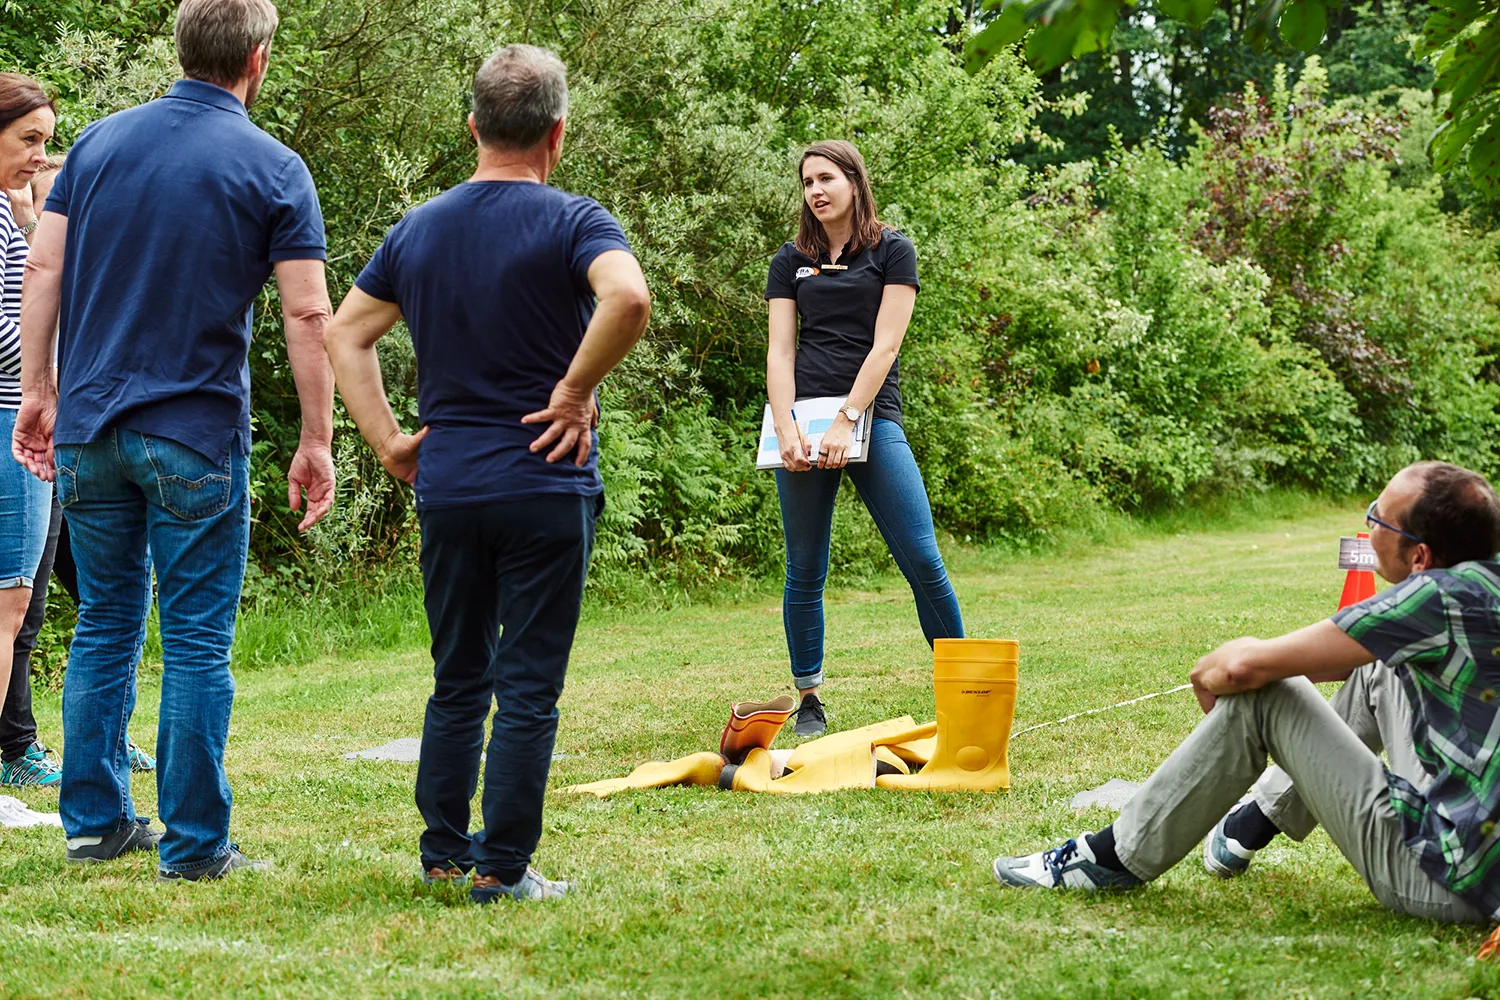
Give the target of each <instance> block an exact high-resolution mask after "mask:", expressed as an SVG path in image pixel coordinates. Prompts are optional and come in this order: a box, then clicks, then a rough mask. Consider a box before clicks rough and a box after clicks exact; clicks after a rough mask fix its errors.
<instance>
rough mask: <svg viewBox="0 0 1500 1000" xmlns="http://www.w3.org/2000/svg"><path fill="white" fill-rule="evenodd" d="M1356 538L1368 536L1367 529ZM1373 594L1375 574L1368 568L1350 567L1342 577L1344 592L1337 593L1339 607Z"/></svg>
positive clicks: (1354, 602) (1357, 601)
mask: <svg viewBox="0 0 1500 1000" xmlns="http://www.w3.org/2000/svg"><path fill="white" fill-rule="evenodd" d="M1355 537H1356V538H1369V537H1370V533H1369V532H1368V531H1361V532H1360V533H1359V534H1358V535H1356V536H1355ZM1374 596H1375V574H1374V572H1373V571H1371V570H1368V569H1351V570H1350V571H1349V572H1348V574H1347V575H1346V576H1345V577H1344V592H1343V593H1342V594H1340V595H1339V609H1340V610H1342V609H1344V608H1347V607H1348V606H1349V605H1351V604H1358V603H1359V602H1360V601H1363V600H1365V599H1366V598H1370V597H1374Z"/></svg>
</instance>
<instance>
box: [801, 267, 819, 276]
mask: <svg viewBox="0 0 1500 1000" xmlns="http://www.w3.org/2000/svg"><path fill="white" fill-rule="evenodd" d="M817 273H818V269H817V268H815V267H799V268H797V277H798V278H811V277H812V276H813V275H815V274H817Z"/></svg>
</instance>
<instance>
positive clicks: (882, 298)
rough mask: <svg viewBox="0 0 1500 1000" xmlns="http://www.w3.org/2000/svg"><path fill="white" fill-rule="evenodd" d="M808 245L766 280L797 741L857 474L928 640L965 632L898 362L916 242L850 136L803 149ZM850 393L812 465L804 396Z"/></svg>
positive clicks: (814, 684) (801, 234)
mask: <svg viewBox="0 0 1500 1000" xmlns="http://www.w3.org/2000/svg"><path fill="white" fill-rule="evenodd" d="M799 172H800V175H801V181H802V213H801V223H800V225H799V226H798V229H797V239H796V240H795V241H794V242H791V243H787V244H786V245H784V246H783V247H782V248H781V249H780V250H779V251H778V252H777V254H776V256H775V258H773V259H772V261H771V272H770V276H769V277H768V278H767V281H766V299H767V300H768V301H769V303H770V311H771V318H770V345H769V349H768V350H767V352H766V393H767V396H768V397H769V399H770V402H771V413H772V416H773V419H774V420H775V423H776V439H777V441H778V442H779V443H780V447H781V460H782V463H783V464H784V466H785V468H782V469H777V470H776V492H777V496H778V497H779V498H780V500H781V525H782V531H783V533H784V534H785V536H786V591H785V594H784V596H783V598H782V606H781V607H782V620H783V622H784V623H785V625H786V643H787V651H788V652H789V653H790V655H791V661H792V678H793V681H794V682H795V683H796V685H797V689H798V692H799V693H800V695H801V705H800V707H799V709H798V711H797V724H796V732H797V735H799V736H816V735H818V734H820V733H822V732H823V731H824V728H825V721H826V720H825V716H824V710H823V702H822V700H821V699H820V698H819V697H818V688H819V687H820V686H821V685H822V683H823V583H824V580H825V579H826V578H827V576H828V542H829V535H830V533H831V531H832V527H833V503H834V499H835V498H836V497H837V496H838V489H839V481H840V479H841V478H842V476H843V472H844V470H845V468H846V466H847V470H848V473H849V476H850V478H851V479H853V480H854V485H855V487H856V488H857V489H858V490H859V496H860V499H861V500H863V501H864V503H865V507H866V508H868V509H869V511H870V516H871V517H873V518H874V519H875V526H876V527H878V528H879V529H880V533H881V535H882V536H883V537H884V538H885V541H886V544H887V545H889V546H890V549H891V555H893V556H894V557H895V559H896V564H897V565H898V566H900V567H901V572H902V573H904V574H905V575H906V580H907V582H908V583H910V584H911V589H912V593H913V594H914V595H915V596H916V599H917V618H918V620H919V621H920V622H921V624H922V632H923V633H924V634H925V635H926V636H927V642H928V645H931V644H932V640H934V639H950V638H951V639H957V638H962V637H963V634H964V626H963V619H962V617H961V616H960V614H959V610H958V599H957V598H956V597H955V596H954V594H953V586H952V584H950V583H949V582H948V572H947V570H946V569H944V568H943V557H942V556H941V555H940V554H939V553H938V548H937V536H936V535H935V533H934V532H933V528H932V508H931V507H930V506H929V505H928V502H927V489H926V487H925V486H923V485H922V474H921V473H920V472H919V471H918V470H917V463H916V461H915V460H914V459H913V458H912V454H911V446H910V445H908V444H907V443H906V435H905V434H904V433H903V432H902V430H901V390H900V389H899V388H898V385H897V383H898V379H899V364H898V362H897V354H898V353H899V352H900V350H901V339H902V337H904V336H905V335H906V326H907V323H909V322H910V320H911V313H912V307H913V306H914V305H915V304H916V299H917V288H918V282H917V255H916V251H915V250H914V249H913V248H912V245H911V241H910V240H908V239H907V238H906V237H905V236H903V235H901V234H900V233H898V232H896V231H895V230H894V229H891V228H889V227H887V226H885V225H884V224H882V223H881V222H880V220H879V218H878V217H877V216H876V213H875V199H874V197H873V196H872V195H871V193H870V180H869V175H868V174H867V173H866V172H865V162H864V159H863V158H862V157H861V156H860V155H859V150H857V149H855V148H854V146H853V145H852V144H850V143H847V142H843V141H841V140H831V141H826V142H817V143H813V145H811V146H809V147H808V148H807V151H806V152H805V153H803V154H802V164H801V167H800V171H799ZM845 395H847V396H848V401H847V404H846V406H845V408H844V410H843V412H842V413H840V414H839V416H838V417H836V418H835V420H834V424H833V426H832V427H831V428H830V429H829V430H828V431H827V432H826V433H825V434H824V435H823V439H822V442H821V444H820V445H819V453H818V454H817V455H812V456H809V455H808V454H807V446H806V441H805V440H804V439H803V437H802V434H801V432H800V431H799V430H798V428H797V424H796V421H795V420H794V419H793V417H792V409H793V403H794V401H795V400H797V399H807V398H810V397H816V396H845ZM865 410H872V412H871V414H870V415H871V418H872V423H871V430H870V441H869V447H870V453H869V458H868V460H866V461H863V462H856V463H854V464H852V465H849V464H848V456H849V447H850V444H851V443H852V440H853V430H854V425H855V424H856V423H857V422H858V421H859V418H860V416H861V415H862V414H863V413H864V411H865Z"/></svg>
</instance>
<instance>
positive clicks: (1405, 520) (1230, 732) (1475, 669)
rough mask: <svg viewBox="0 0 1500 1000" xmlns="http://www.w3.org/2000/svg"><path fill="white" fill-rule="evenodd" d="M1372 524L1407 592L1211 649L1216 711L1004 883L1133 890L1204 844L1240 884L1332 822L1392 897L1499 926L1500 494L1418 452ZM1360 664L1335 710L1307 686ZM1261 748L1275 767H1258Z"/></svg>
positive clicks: (1407, 907)
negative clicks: (1267, 850) (1286, 837)
mask: <svg viewBox="0 0 1500 1000" xmlns="http://www.w3.org/2000/svg"><path fill="white" fill-rule="evenodd" d="M1366 517H1367V520H1368V522H1369V524H1370V527H1371V538H1370V541H1371V544H1372V545H1373V546H1374V549H1375V554H1376V560H1377V563H1376V565H1377V570H1378V571H1379V573H1380V575H1381V576H1383V577H1384V578H1385V579H1387V580H1389V581H1390V582H1391V583H1393V584H1395V585H1396V586H1394V587H1392V588H1391V589H1389V590H1386V591H1385V592H1383V593H1381V594H1377V595H1376V596H1375V597H1372V598H1370V599H1369V600H1367V601H1363V602H1361V603H1359V604H1355V605H1353V606H1351V607H1348V608H1345V609H1343V610H1341V611H1340V612H1338V613H1337V614H1336V615H1334V616H1333V618H1331V619H1329V620H1327V621H1323V622H1319V623H1317V624H1316V625H1309V626H1307V627H1306V628H1303V629H1299V630H1297V631H1295V632H1291V633H1289V634H1287V635H1284V636H1281V637H1280V638H1277V639H1269V640H1262V639H1251V638H1244V639H1235V640H1234V641H1233V642H1228V643H1225V644H1224V645H1223V646H1220V647H1219V648H1218V649H1216V650H1214V651H1213V652H1212V653H1209V654H1208V655H1207V656H1205V657H1203V658H1202V659H1201V660H1199V661H1198V664H1197V666H1196V667H1195V668H1194V669H1193V673H1192V682H1193V686H1194V688H1195V690H1196V691H1197V692H1198V693H1199V698H1200V700H1201V701H1203V703H1204V705H1205V706H1206V707H1209V712H1208V716H1207V717H1206V718H1205V719H1204V720H1203V722H1201V723H1200V724H1199V725H1198V727H1197V728H1196V729H1195V730H1194V731H1193V733H1192V735H1191V736H1189V737H1188V738H1187V740H1186V741H1184V742H1183V744H1182V745H1181V746H1179V747H1178V748H1177V749H1176V750H1175V751H1174V752H1173V753H1172V755H1171V756H1170V757H1168V758H1167V761H1166V763H1164V764H1163V765H1162V766H1161V767H1160V768H1158V769H1157V770H1156V773H1155V774H1153V775H1152V776H1151V777H1150V779H1149V780H1148V781H1147V782H1146V784H1145V785H1144V786H1142V788H1141V789H1140V791H1138V792H1137V793H1136V795H1135V797H1134V798H1133V799H1132V800H1131V801H1130V803H1129V804H1128V805H1126V807H1125V808H1124V810H1123V811H1122V812H1121V813H1120V818H1119V820H1118V821H1116V822H1115V823H1114V824H1113V825H1112V826H1108V827H1105V828H1104V829H1103V830H1101V831H1099V832H1098V833H1094V834H1089V835H1087V836H1084V837H1080V838H1079V839H1078V840H1076V841H1074V840H1070V841H1068V842H1067V843H1065V844H1063V845H1062V846H1061V847H1058V848H1056V849H1055V850H1050V851H1043V852H1041V853H1039V854H1032V855H1029V856H1026V857H1002V858H997V859H996V860H995V863H994V868H993V871H994V875H995V878H996V880H998V881H999V882H1000V883H1001V884H1002V885H1009V886H1021V887H1043V888H1054V889H1103V888H1133V887H1135V886H1139V885H1142V884H1144V883H1146V882H1149V881H1150V880H1152V879H1154V878H1156V877H1157V876H1159V875H1161V874H1162V873H1163V872H1165V871H1167V869H1169V868H1171V867H1172V866H1173V865H1175V864H1176V863H1177V862H1178V861H1180V860H1182V858H1183V857H1184V856H1186V855H1187V854H1188V852H1189V851H1191V850H1192V849H1193V847H1194V845H1196V844H1197V843H1198V842H1199V841H1200V840H1204V839H1205V836H1206V838H1207V839H1206V842H1205V843H1204V860H1205V864H1206V865H1207V866H1208V868H1209V870H1210V871H1212V872H1214V873H1215V874H1219V875H1225V876H1228V875H1235V874H1239V873H1240V872H1243V871H1244V870H1245V869H1246V868H1247V867H1248V865H1249V862H1250V858H1251V857H1253V855H1254V851H1255V849H1257V848H1259V847H1262V846H1264V845H1265V844H1266V843H1269V841H1270V839H1271V838H1272V837H1274V836H1275V835H1276V833H1277V832H1285V833H1288V834H1290V835H1292V836H1293V837H1296V838H1298V839H1300V838H1301V837H1303V836H1306V834H1307V833H1308V832H1309V831H1310V830H1311V829H1312V827H1313V826H1314V825H1315V824H1316V823H1322V824H1323V826H1324V828H1325V829H1326V830H1327V831H1328V835H1329V837H1330V838H1332V840H1333V842H1334V844H1335V845H1337V846H1338V849H1339V850H1340V851H1342V852H1343V854H1344V857H1346V858H1348V859H1349V861H1350V863H1351V864H1353V865H1354V867H1355V870H1356V871H1358V872H1359V874H1360V876H1361V877H1362V878H1363V879H1364V880H1365V884H1366V885H1368V886H1369V887H1370V891H1371V892H1372V893H1374V894H1375V898H1376V899H1378V900H1380V902H1381V903H1382V904H1383V905H1385V906H1386V907H1387V908H1389V909H1392V910H1395V911H1397V912H1399V913H1410V914H1414V915H1417V916H1423V917H1430V918H1433V919H1437V920H1443V921H1448V922H1453V923H1459V922H1483V921H1486V920H1488V919H1500V752H1497V747H1500V699H1497V691H1500V564H1497V563H1496V562H1495V557H1496V551H1497V549H1500V502H1497V500H1496V497H1495V491H1494V489H1493V487H1491V486H1490V484H1489V483H1488V482H1487V481H1486V480H1485V479H1484V477H1483V476H1480V475H1479V474H1477V473H1474V472H1470V471H1469V470H1467V469H1461V468H1459V467H1457V466H1454V465H1448V464H1446V463H1441V462H1419V463H1417V464H1416V465H1412V466H1409V467H1407V468H1405V469H1403V470H1402V471H1401V472H1399V473H1398V474H1397V475H1396V477H1395V478H1394V479H1392V480H1391V481H1390V483H1389V484H1387V485H1386V488H1385V490H1384V491H1383V492H1382V493H1381V494H1380V497H1379V498H1378V499H1377V500H1376V501H1375V503H1373V504H1371V505H1370V509H1369V512H1368V513H1367V515H1366ZM1372 657H1373V658H1375V659H1376V660H1377V661H1378V662H1375V663H1369V662H1368V661H1370V660H1371V658H1372ZM1366 664H1367V665H1366ZM1348 671H1353V673H1352V675H1351V678H1350V680H1349V681H1348V683H1346V684H1345V686H1344V688H1343V689H1342V690H1341V691H1340V692H1339V693H1338V694H1337V695H1335V697H1334V699H1333V702H1332V703H1331V704H1330V703H1329V702H1326V701H1324V700H1323V698H1322V697H1321V696H1320V695H1319V694H1318V692H1317V689H1316V688H1314V687H1313V684H1312V682H1311V681H1310V680H1308V676H1309V675H1323V674H1328V673H1341V672H1348ZM1392 677H1394V678H1395V679H1397V680H1399V682H1400V687H1401V689H1402V691H1396V690H1394V687H1393V685H1392V684H1391V678H1392ZM1403 692H1404V693H1403ZM1403 726H1404V730H1403V728H1402V727H1403ZM1381 749H1384V750H1385V751H1386V754H1387V756H1388V757H1389V759H1390V766H1389V768H1387V766H1386V765H1385V764H1383V763H1382V762H1381V759H1380V756H1379V753H1380V751H1381ZM1268 756H1269V757H1274V758H1275V760H1276V762H1277V764H1279V765H1280V767H1279V768H1271V769H1270V770H1267V771H1266V772H1265V773H1264V774H1262V771H1263V770H1265V768H1266V762H1267V757H1268ZM1257 777H1259V778H1260V780H1259V781H1258V782H1257V781H1256V779H1257ZM1252 782H1256V785H1255V788H1254V790H1253V791H1252V794H1251V796H1250V798H1249V799H1248V800H1247V801H1246V802H1245V803H1244V804H1243V805H1240V806H1239V808H1235V806H1236V800H1238V799H1239V798H1240V796H1241V795H1242V794H1243V793H1244V792H1245V790H1246V789H1247V788H1250V787H1251V783H1252ZM1231 809H1234V811H1233V812H1230V810H1231ZM1226 813H1229V814H1228V815H1227V816H1226V815H1225V814H1226Z"/></svg>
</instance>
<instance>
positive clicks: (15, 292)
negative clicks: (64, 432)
mask: <svg viewBox="0 0 1500 1000" xmlns="http://www.w3.org/2000/svg"><path fill="white" fill-rule="evenodd" d="M30 249H31V248H30V247H29V246H28V245H27V243H26V237H24V236H22V235H21V227H20V226H18V225H16V219H15V216H13V215H11V214H10V206H9V205H3V204H0V407H3V408H5V409H7V410H15V409H19V408H20V406H21V326H20V323H21V273H22V270H23V269H24V268H25V267H26V254H27V253H28V252H29V251H30Z"/></svg>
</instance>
